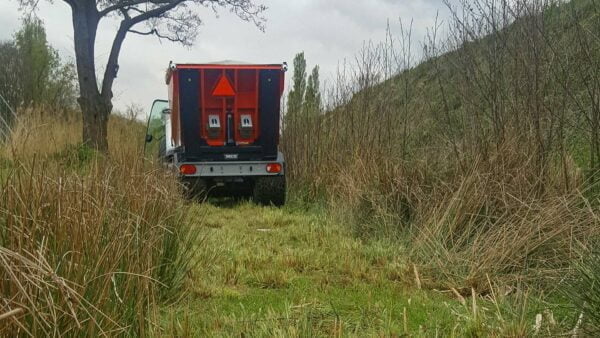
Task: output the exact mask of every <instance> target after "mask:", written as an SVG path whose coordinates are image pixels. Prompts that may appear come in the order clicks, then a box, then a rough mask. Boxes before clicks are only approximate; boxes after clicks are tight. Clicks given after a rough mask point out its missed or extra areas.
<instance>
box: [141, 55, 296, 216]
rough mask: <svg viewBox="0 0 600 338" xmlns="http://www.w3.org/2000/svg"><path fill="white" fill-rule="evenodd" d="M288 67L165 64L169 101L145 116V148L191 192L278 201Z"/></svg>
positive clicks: (282, 171) (281, 186)
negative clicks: (282, 115) (281, 128)
mask: <svg viewBox="0 0 600 338" xmlns="http://www.w3.org/2000/svg"><path fill="white" fill-rule="evenodd" d="M286 70H287V64H286V63H285V62H284V63H281V64H248V63H243V62H232V61H221V62H215V63H203V64H175V63H172V62H171V63H170V64H169V67H168V69H167V72H166V77H165V80H166V84H167V87H168V100H156V101H154V103H153V104H152V108H151V110H150V114H149V117H148V124H147V133H146V145H145V152H146V153H148V152H150V153H154V154H156V155H155V156H158V159H159V160H160V161H161V162H162V163H164V164H165V165H166V166H167V167H169V168H172V169H174V170H176V172H177V175H178V177H179V179H180V180H181V182H182V183H183V186H184V188H185V191H186V193H187V194H189V195H190V196H194V197H202V198H205V197H207V196H211V195H214V196H234V197H236V196H252V198H253V200H254V201H255V202H256V203H259V204H263V205H275V206H282V205H284V203H285V198H286V175H285V174H286V164H285V160H284V156H283V154H282V152H281V151H280V150H279V146H278V145H279V136H280V115H281V97H282V94H283V90H284V77H285V72H286Z"/></svg>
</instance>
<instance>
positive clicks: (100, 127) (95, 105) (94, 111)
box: [78, 92, 112, 152]
mask: <svg viewBox="0 0 600 338" xmlns="http://www.w3.org/2000/svg"><path fill="white" fill-rule="evenodd" d="M78 101H79V106H80V107H81V111H82V114H83V135H82V139H83V144H85V145H87V146H90V147H92V148H94V149H96V150H98V151H101V152H107V151H108V133H107V132H108V117H109V116H110V112H111V110H112V109H111V108H112V105H111V104H110V103H106V102H105V101H104V100H103V98H102V97H101V96H100V95H99V94H98V96H92V97H85V98H84V96H83V92H82V96H81V97H80V98H79V100H78Z"/></svg>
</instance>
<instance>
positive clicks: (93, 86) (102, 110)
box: [71, 0, 112, 152]
mask: <svg viewBox="0 0 600 338" xmlns="http://www.w3.org/2000/svg"><path fill="white" fill-rule="evenodd" d="M71 9H72V16H73V32H74V42H75V59H76V62H77V77H78V80H79V91H80V97H79V99H78V100H77V101H78V102H79V106H80V107H81V112H82V114H83V132H82V140H83V143H84V144H86V145H88V146H90V147H92V148H94V149H97V150H99V151H101V152H106V151H108V140H107V127H108V117H109V115H110V112H111V110H112V104H111V102H110V99H109V100H106V99H105V98H103V97H102V95H101V93H100V91H99V89H98V80H97V78H96V65H95V62H94V47H95V43H96V31H97V28H98V22H99V20H100V16H99V13H98V10H97V8H96V3H95V1H89V0H84V1H79V2H74V3H73V4H72V5H71Z"/></svg>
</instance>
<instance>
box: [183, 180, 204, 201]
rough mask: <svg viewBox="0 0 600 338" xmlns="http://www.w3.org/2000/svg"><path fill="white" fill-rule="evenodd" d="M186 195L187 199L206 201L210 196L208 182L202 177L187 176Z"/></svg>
mask: <svg viewBox="0 0 600 338" xmlns="http://www.w3.org/2000/svg"><path fill="white" fill-rule="evenodd" d="M183 190H184V192H183V193H184V195H185V197H186V198H187V199H190V200H196V201H199V202H204V200H206V198H207V197H208V184H207V183H206V180H204V179H201V178H187V179H184V180H183Z"/></svg>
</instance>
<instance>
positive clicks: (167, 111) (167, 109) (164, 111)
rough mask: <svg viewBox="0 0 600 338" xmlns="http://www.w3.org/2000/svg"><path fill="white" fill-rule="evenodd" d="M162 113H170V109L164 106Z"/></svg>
mask: <svg viewBox="0 0 600 338" xmlns="http://www.w3.org/2000/svg"><path fill="white" fill-rule="evenodd" d="M162 113H163V115H169V114H171V109H169V108H165V109H163V110H162Z"/></svg>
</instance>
